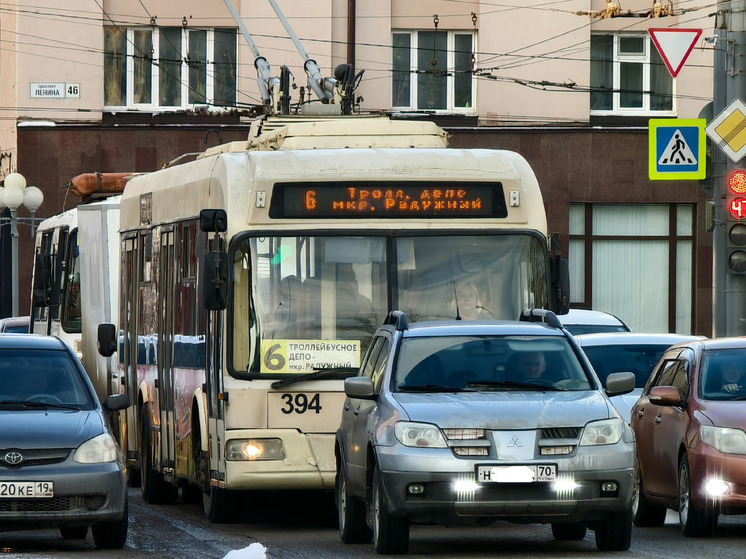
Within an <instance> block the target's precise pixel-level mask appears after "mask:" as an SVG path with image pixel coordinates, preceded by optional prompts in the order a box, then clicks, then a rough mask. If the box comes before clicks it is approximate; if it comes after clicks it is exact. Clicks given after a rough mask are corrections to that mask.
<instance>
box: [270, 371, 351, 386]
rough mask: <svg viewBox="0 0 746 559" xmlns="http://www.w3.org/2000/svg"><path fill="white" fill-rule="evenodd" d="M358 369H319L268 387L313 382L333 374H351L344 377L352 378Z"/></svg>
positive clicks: (282, 380) (279, 381) (276, 382)
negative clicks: (305, 381)
mask: <svg viewBox="0 0 746 559" xmlns="http://www.w3.org/2000/svg"><path fill="white" fill-rule="evenodd" d="M357 371H358V369H357V368H353V367H324V368H321V369H314V370H313V372H312V373H305V374H303V375H294V376H292V377H287V378H284V379H281V380H276V381H275V382H273V383H272V384H271V385H270V386H271V387H272V388H280V387H282V386H288V385H290V384H295V383H296V382H303V381H304V380H313V379H318V378H322V377H326V376H332V375H333V374H335V373H351V374H349V375H346V376H348V377H349V376H352V374H355V373H357Z"/></svg>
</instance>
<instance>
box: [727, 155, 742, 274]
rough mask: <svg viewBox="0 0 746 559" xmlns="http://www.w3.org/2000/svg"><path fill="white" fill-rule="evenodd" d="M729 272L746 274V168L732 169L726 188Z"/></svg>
mask: <svg viewBox="0 0 746 559" xmlns="http://www.w3.org/2000/svg"><path fill="white" fill-rule="evenodd" d="M725 202H726V212H725V221H726V228H727V236H728V240H727V246H728V272H729V273H731V274H746V169H732V170H730V172H729V173H728V178H727V184H726V189H725Z"/></svg>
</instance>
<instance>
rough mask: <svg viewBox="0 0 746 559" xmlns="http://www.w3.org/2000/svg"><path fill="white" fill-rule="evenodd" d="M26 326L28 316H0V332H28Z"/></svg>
mask: <svg viewBox="0 0 746 559" xmlns="http://www.w3.org/2000/svg"><path fill="white" fill-rule="evenodd" d="M28 326H29V317H28V316H11V317H8V318H0V334H11V333H13V334H28Z"/></svg>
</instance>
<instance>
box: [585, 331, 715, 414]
mask: <svg viewBox="0 0 746 559" xmlns="http://www.w3.org/2000/svg"><path fill="white" fill-rule="evenodd" d="M701 339H704V338H703V336H687V335H684V334H642V333H638V332H608V333H601V334H584V335H581V336H575V341H577V342H578V344H580V347H581V348H583V352H584V353H585V354H586V356H587V357H588V360H589V361H590V362H591V365H593V369H594V370H595V371H596V375H597V376H598V379H599V380H600V381H601V382H602V383H604V382H606V377H608V376H609V374H610V373H620V372H625V373H634V375H635V389H634V390H633V391H632V392H630V393H629V394H624V395H622V396H613V397H612V398H611V403H612V404H614V407H615V408H616V409H617V411H619V413H620V414H621V416H622V418H623V419H624V420H625V421H626V422H627V423H629V421H630V415H629V414H630V410H631V409H632V406H633V405H634V404H635V402H636V401H637V399H638V398H639V397H640V394H642V389H643V387H644V386H645V383H646V382H647V380H648V377H650V373H652V372H653V368H654V367H655V365H656V363H658V360H659V359H660V357H661V355H663V352H665V351H666V350H667V349H668V348H669V347H671V346H672V345H675V344H679V343H682V342H689V341H692V340H701Z"/></svg>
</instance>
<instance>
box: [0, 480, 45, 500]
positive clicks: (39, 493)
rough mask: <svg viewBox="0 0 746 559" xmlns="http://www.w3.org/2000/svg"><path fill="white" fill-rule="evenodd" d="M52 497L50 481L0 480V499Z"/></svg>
mask: <svg viewBox="0 0 746 559" xmlns="http://www.w3.org/2000/svg"><path fill="white" fill-rule="evenodd" d="M49 497H54V482H52V481H0V499H47V498H49Z"/></svg>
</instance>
